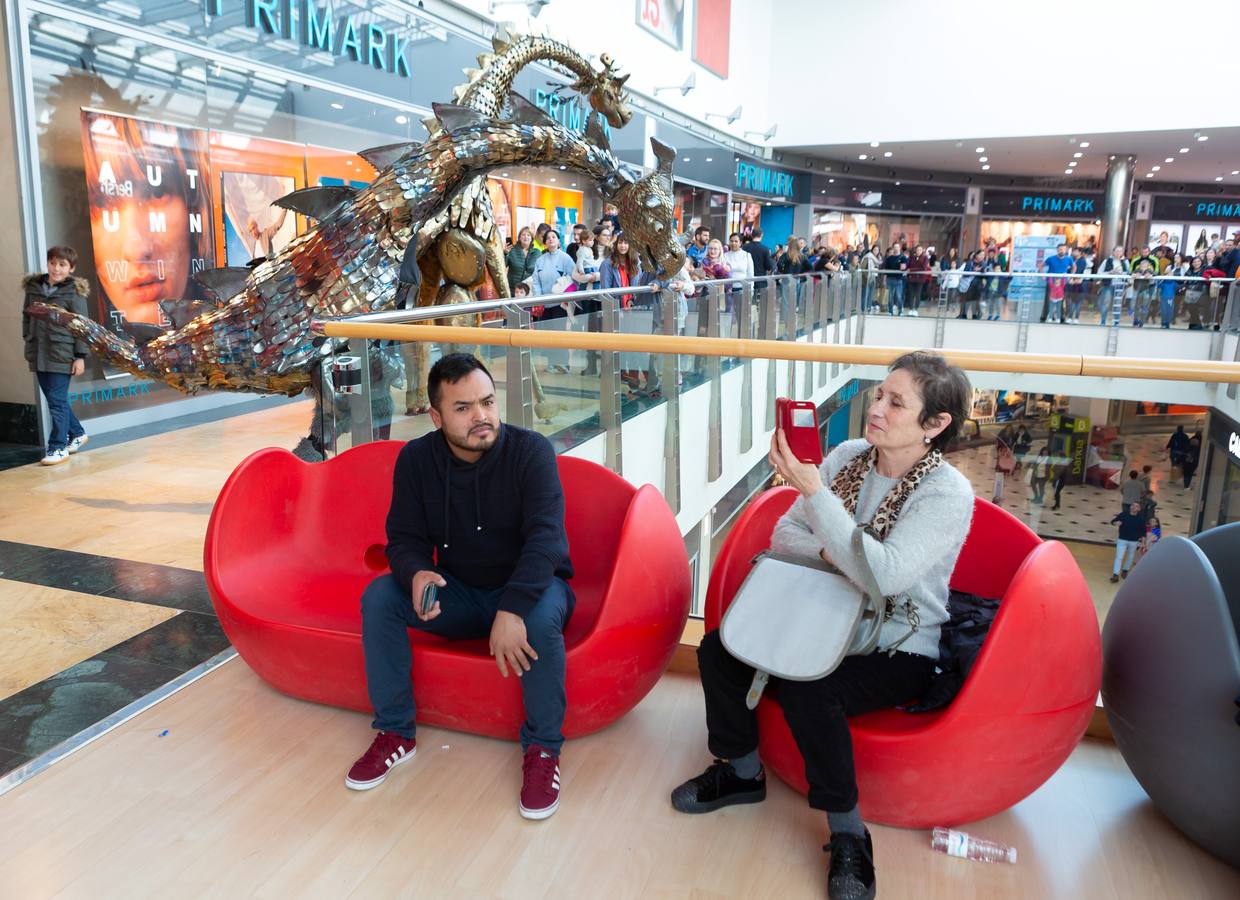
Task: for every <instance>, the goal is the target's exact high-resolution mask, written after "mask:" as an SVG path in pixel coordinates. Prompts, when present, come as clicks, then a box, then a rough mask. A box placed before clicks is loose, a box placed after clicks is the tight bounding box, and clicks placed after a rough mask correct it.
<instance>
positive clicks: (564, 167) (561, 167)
mask: <svg viewBox="0 0 1240 900" xmlns="http://www.w3.org/2000/svg"><path fill="white" fill-rule="evenodd" d="M567 168H568V166H560V171H561V172H563V171H564V170H565V169H567Z"/></svg>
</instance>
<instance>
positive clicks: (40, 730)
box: [0, 541, 228, 775]
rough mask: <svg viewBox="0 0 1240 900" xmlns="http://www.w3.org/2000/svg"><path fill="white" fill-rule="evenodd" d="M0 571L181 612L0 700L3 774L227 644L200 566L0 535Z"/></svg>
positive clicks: (26, 579)
mask: <svg viewBox="0 0 1240 900" xmlns="http://www.w3.org/2000/svg"><path fill="white" fill-rule="evenodd" d="M0 575H2V576H3V577H4V578H8V579H11V580H14V581H24V582H26V583H28V584H40V585H46V586H49V587H56V588H62V589H65V590H71V591H78V592H79V593H86V594H96V595H100V596H106V597H114V598H117V599H122V600H132V601H136V602H140V603H147V604H152V605H155V606H162V607H166V608H170V609H177V610H180V611H181V612H180V613H179V614H178V615H176V616H174V617H173V618H171V619H168V620H167V621H165V622H161V623H160V624H158V625H156V626H154V627H153V628H149V629H147V630H146V631H144V632H142V633H140V634H137V635H135V636H133V637H131V638H129V639H128V640H126V641H123V642H121V643H120V644H117V645H116V646H114V647H110V648H109V649H107V650H105V651H104V652H102V653H99V654H96V655H95V656H93V657H91V658H90V659H87V660H83V661H82V662H80V663H78V664H77V665H74V666H71V667H69V668H68V669H66V670H65V671H63V672H60V673H59V674H57V675H54V676H52V677H51V678H47V679H45V680H43V681H41V682H39V683H38V684H34V685H31V686H30V687H28V688H26V689H25V690H23V691H19V692H18V693H16V694H14V695H13V696H11V697H8V698H7V699H5V700H0V775H2V774H3V773H5V772H9V771H12V770H13V769H15V768H17V767H19V766H21V765H24V764H25V763H27V762H29V761H30V760H31V759H33V758H34V757H36V756H38V755H39V754H41V753H44V752H46V751H48V750H50V749H52V748H53V747H55V746H56V745H57V744H60V743H61V742H62V741H65V740H67V739H69V738H71V737H73V736H74V735H76V734H78V733H79V732H81V731H83V730H85V729H87V728H90V727H91V726H92V725H94V724H96V723H98V722H100V721H102V720H103V719H105V718H107V717H108V716H110V715H112V714H113V713H115V712H117V711H118V710H120V709H123V708H124V707H126V706H128V705H129V704H130V703H132V702H134V701H135V700H138V699H140V698H141V697H144V696H145V695H147V694H149V693H151V692H152V691H154V690H157V689H159V688H160V687H162V686H164V685H165V684H167V683H169V682H170V681H172V680H174V679H175V678H177V677H179V676H180V675H182V674H184V673H185V672H187V671H189V670H190V669H193V668H194V667H195V666H198V665H200V664H201V663H203V662H206V661H207V660H208V659H210V658H211V657H213V656H215V655H216V654H218V653H220V652H221V651H222V650H225V649H227V647H228V638H227V637H226V636H225V635H224V631H223V629H222V628H221V627H220V623H219V620H218V619H217V618H216V617H215V613H214V611H213V609H212V607H211V600H210V597H209V596H208V594H207V588H206V582H205V581H204V579H203V576H202V573H201V572H196V571H193V570H191V569H179V568H176V567H173V566H156V565H151V564H149V563H139V562H133V561H131V560H124V559H112V558H109V557H103V556H94V555H91V554H89V553H75V552H72V551H68V550H57V549H54V548H50V547H37V546H33V545H30V544H20V543H16V542H13V541H0Z"/></svg>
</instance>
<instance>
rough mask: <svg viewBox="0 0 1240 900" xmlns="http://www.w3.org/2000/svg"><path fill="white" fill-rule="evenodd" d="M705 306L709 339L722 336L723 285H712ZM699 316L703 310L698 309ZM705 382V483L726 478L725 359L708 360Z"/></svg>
mask: <svg viewBox="0 0 1240 900" xmlns="http://www.w3.org/2000/svg"><path fill="white" fill-rule="evenodd" d="M703 301H704V302H705V303H706V336H707V337H708V338H718V337H719V336H720V324H719V317H720V315H721V314H722V312H721V311H722V309H723V302H724V299H723V285H721V284H715V285H711V287H710V290H709V291H707V293H706V296H705V297H704V298H703ZM698 310H699V315H700V314H701V306H700V305H699V307H698ZM706 380H707V381H709V382H710V413H709V415H710V420H709V424H708V426H707V441H706V480H707V481H715V480H717V479H718V478H719V476H720V475H722V474H723V357H721V356H708V357H707V358H706Z"/></svg>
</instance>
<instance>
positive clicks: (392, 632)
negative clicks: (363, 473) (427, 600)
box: [345, 353, 575, 819]
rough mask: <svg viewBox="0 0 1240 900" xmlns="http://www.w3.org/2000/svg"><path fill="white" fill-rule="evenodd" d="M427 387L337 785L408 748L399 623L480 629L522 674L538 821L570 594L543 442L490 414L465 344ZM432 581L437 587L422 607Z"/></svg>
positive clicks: (524, 793)
mask: <svg viewBox="0 0 1240 900" xmlns="http://www.w3.org/2000/svg"><path fill="white" fill-rule="evenodd" d="M427 393H428V395H429V398H430V402H431V410H430V414H431V421H433V422H434V424H435V427H436V429H437V430H435V431H432V432H431V433H429V434H426V435H423V436H422V437H420V438H418V439H417V440H413V441H410V442H409V443H408V444H406V445H405V447H404V449H403V450H402V451H401V452H400V456H398V457H397V460H396V468H395V472H394V476H393V491H392V507H391V510H390V511H389V513H388V518H387V536H388V544H387V557H388V562H389V563H390V564H391V568H392V571H391V574H388V575H381V576H379V577H378V578H376V579H375V580H374V581H372V582H371V583H370V585H369V586H368V587H367V588H366V591H365V592H364V594H363V595H362V645H363V649H364V651H365V656H366V687H367V690H368V691H369V694H370V702H371V705H372V706H373V707H374V710H375V719H374V722H373V723H372V724H373V727H374V728H375V729H376V730H377V731H378V732H379V733H378V734H377V735H376V736H375V739H374V742H373V743H372V744H371V745H370V749H369V750H367V751H366V753H364V754H363V755H362V757H361V758H360V759H359V760H358V761H357V762H356V763H354V764H353V768H352V769H350V770H349V774H348V776H347V777H346V778H345V785H346V786H348V787H350V788H352V789H353V790H368V789H370V788H373V787H376V786H378V785H379V784H380V783H381V782H382V781H383V780H384V779H385V778H386V777H387V775H388V773H389V772H390V771H391V770H392V769H393V768H395V767H396V766H398V765H400V764H401V763H403V762H405V761H406V760H408V759H412V758H413V755H414V753H415V751H416V745H417V742H416V740H415V739H414V717H415V709H414V700H413V686H412V679H411V678H410V671H411V667H412V664H413V657H412V652H411V649H410V645H409V635H408V632H407V629H409V628H414V629H417V630H419V631H425V632H428V633H430V634H435V635H439V636H440V637H445V638H450V639H460V640H465V639H471V638H482V637H489V638H490V649H491V655H492V656H494V657H495V662H496V665H498V666H499V671H500V674H501V675H503V676H504V677H505V678H507V677H508V674H509V671H511V672H512V673H514V674H515V675H516V676H517V677H518V678H520V679H521V689H522V698H523V700H524V703H525V716H526V718H525V723H524V724H523V725H522V726H521V748H522V750H523V751H524V754H525V759H524V766H523V774H524V777H523V780H522V783H523V787H522V789H521V802H520V810H521V815H522V816H524V817H525V818H527V819H545V818H547V817H548V816H550V815H551V814H552V813H554V812H555V810H556V808H557V807H558V806H559V795H560V767H559V754H560V747H561V745H562V744H563V743H564V735H563V733H562V727H563V724H564V711H565V708H566V700H565V692H564V671H565V649H564V629H565V627H566V626H567V625H568V620H569V617H570V616H571V615H572V611H573V606H574V603H575V598H574V596H573V592H572V589H571V588H570V587H569V586H568V584H567V583H566V582H567V580H568V579H569V578H572V576H573V567H572V562H571V561H570V560H569V556H568V536H567V534H566V532H565V529H564V489H563V487H562V485H561V484H560V477H559V472H558V470H557V468H556V461H555V451H554V450H553V449H552V447H551V444H550V442H549V441H548V440H547V439H546V438H545V437H543V436H542V435H540V434H538V433H537V432H534V431H528V430H526V429H524V428H517V427H516V426H513V425H501V424H500V420H499V410H498V407H497V404H496V398H495V382H494V381H493V380H492V378H491V373H490V372H488V371H487V369H486V367H485V366H484V365H483V364H482V363H481V362H480V361H479V360H478V359H476V358H475V357H473V356H471V355H469V354H465V353H453V354H450V355H448V356H445V357H443V358H442V359H440V360H439V361H438V362H437V363H435V365H434V366H433V367H432V368H431V371H430V375H429V376H428V378H427ZM430 585H435V586H436V587H437V589H438V593H437V597H436V599H435V601H434V602H433V603H432V604H431V605H430V606H429V608H428V609H426V610H425V611H424V610H423V592H424V591H425V590H426V589H427V587H428V586H430Z"/></svg>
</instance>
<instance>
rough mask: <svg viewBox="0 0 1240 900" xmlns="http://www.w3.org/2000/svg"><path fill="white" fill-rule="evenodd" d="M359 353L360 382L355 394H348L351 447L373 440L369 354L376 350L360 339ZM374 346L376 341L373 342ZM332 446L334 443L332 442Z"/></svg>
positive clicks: (369, 343) (366, 341) (373, 425)
mask: <svg viewBox="0 0 1240 900" xmlns="http://www.w3.org/2000/svg"><path fill="white" fill-rule="evenodd" d="M359 343H360V344H361V347H362V349H361V352H360V353H358V354H357V356H358V363H359V366H360V368H361V376H362V381H361V384H359V385H358V391H357V393H356V394H349V424H350V429H349V431H350V437H351V438H352V440H353V446H354V447H356V446H358V445H359V444H369V443H370V442H371V441H373V440H374V428H375V423H374V416H373V415H372V408H371V405H370V391H371V386H370V354H371V353H372V352H373V353H377V352H378V350H377V349H376V350H371V347H370V345H371V343H372V342H371V341H369V340H366V339H364V338H363V339H361V340H360V341H359ZM374 343H375V344H376V346H377V345H378V341H375V342H374ZM332 443H333V444H334V443H335V441H334V440H333V442H332Z"/></svg>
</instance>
